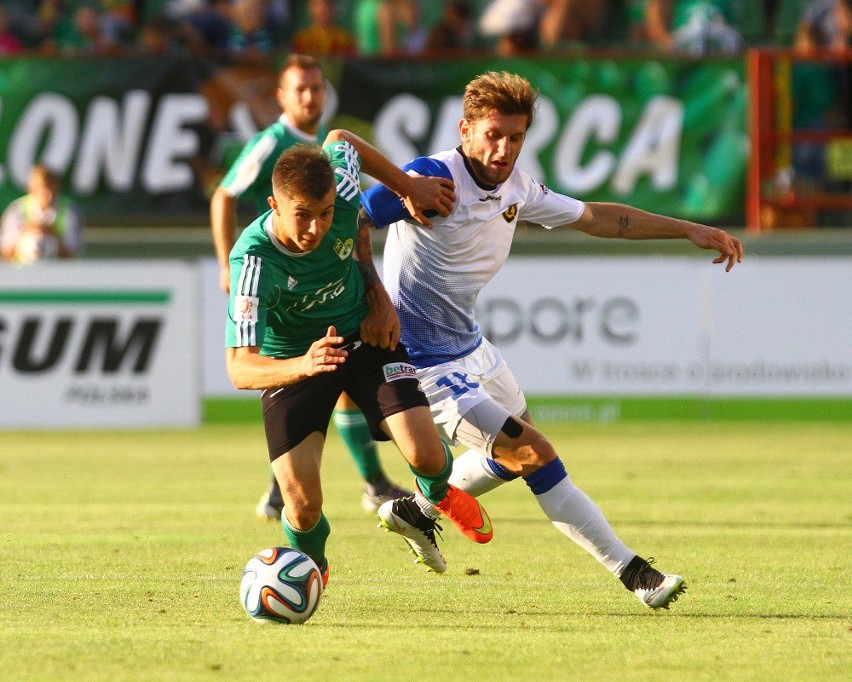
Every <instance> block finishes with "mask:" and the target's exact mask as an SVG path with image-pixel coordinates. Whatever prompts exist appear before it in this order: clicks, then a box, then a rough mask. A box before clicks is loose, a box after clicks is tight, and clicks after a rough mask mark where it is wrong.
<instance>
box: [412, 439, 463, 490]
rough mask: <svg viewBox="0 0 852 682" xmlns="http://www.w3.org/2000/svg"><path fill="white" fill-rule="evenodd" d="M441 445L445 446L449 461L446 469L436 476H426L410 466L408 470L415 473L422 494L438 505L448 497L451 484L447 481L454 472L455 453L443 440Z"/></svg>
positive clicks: (445, 465)
mask: <svg viewBox="0 0 852 682" xmlns="http://www.w3.org/2000/svg"><path fill="white" fill-rule="evenodd" d="M441 445H443V446H444V455H445V456H446V458H447V460H446V463H445V464H444V468H443V469H441V470H440V471H439V472H438V473H437V474H435V475H434V476H425V475H424V474H422V473H420V472H419V471H417V469H415V468H414V467H413V466H411V465H410V464H409V465H408V468H409V469H411V471H413V472H414V477H415V478H416V479H417V487H418V488H419V489H420V493H421V494H422V495H423V497H425V498H426V499H427V500H429V502H431V503H432V504H438V502H440V501H441V500H443V499H444V498H445V497H446V496H447V490H449V484H448V483H447V481H448V480H449V478H450V474H451V473H452V471H453V453H451V452H450V448H449V446H447V444H446V443H445V442H444V441H443V440H442V441H441Z"/></svg>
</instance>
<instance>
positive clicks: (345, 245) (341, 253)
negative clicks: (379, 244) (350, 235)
mask: <svg viewBox="0 0 852 682" xmlns="http://www.w3.org/2000/svg"><path fill="white" fill-rule="evenodd" d="M354 246H355V242H354V240H352V239H347V240H346V241H345V242H344V241H341V240H340V239H338V240H337V241H336V242H335V243H334V252H335V253H336V254H337V257H338V258H339V259H340V260H346V259H347V258H349V256H350V255H351V254H352V249H353V248H354Z"/></svg>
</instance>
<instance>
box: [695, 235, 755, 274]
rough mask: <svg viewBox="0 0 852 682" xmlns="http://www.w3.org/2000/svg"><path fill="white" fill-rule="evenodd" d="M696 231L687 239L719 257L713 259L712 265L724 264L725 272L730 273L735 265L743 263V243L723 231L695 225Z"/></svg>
mask: <svg viewBox="0 0 852 682" xmlns="http://www.w3.org/2000/svg"><path fill="white" fill-rule="evenodd" d="M695 227H696V228H697V229H694V230H692V231H691V232H690V234H689V238H690V240H691V241H692V243H693V244H695V245H696V246H700V247H701V248H702V249H713V250H715V251H718V252H719V255H718V256H717V257H716V258H714V259H713V262H714V263H724V262H726V261H727V265H726V266H725V272H730V271H731V268H732V267H734V265H736V264H737V263H742V262H743V243H742V242H741V241H740V240H739V239H737V238H736V237H732V236H731V235H729V234H728V233H727V232H725V231H724V230H720V229H719V228H717V227H707V226H706V225H696V226H695Z"/></svg>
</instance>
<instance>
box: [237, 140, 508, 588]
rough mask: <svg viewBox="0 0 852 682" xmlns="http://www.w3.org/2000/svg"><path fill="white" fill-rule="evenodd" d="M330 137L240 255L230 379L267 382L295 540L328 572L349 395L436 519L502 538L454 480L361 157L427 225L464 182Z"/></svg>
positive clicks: (266, 403) (288, 175)
mask: <svg viewBox="0 0 852 682" xmlns="http://www.w3.org/2000/svg"><path fill="white" fill-rule="evenodd" d="M326 142H327V146H326V148H325V150H324V151H325V153H324V152H323V151H320V150H318V149H316V148H313V147H309V146H304V145H298V146H295V147H292V148H291V149H289V150H287V151H285V152H284V153H283V154H281V156H280V157H279V159H278V160H277V162H276V164H275V168H274V170H273V174H272V188H273V193H272V196H271V197H269V200H268V201H269V206H270V209H271V210H269V211H267V212H265V213H264V214H263V215H261V216H260V217H259V218H257V219H256V220H255V221H254V222H252V223H251V224H250V225H249V226H248V227H247V228H246V230H245V231H244V232H243V234H242V235H241V236H240V238H239V240H238V241H237V243H236V244H235V246H234V248H233V250H232V251H231V255H230V264H231V292H230V300H229V305H228V316H229V321H228V326H227V333H226V345H227V353H226V362H227V367H228V375H229V376H230V378H231V381H232V382H233V384H234V385H235V386H236V387H237V388H242V389H262V390H263V395H262V402H263V419H264V426H265V429H266V439H267V445H268V449H269V457H270V460H271V462H272V469H273V471H274V473H275V476H276V478H277V479H278V483H279V485H280V487H281V491H282V495H283V497H284V502H285V504H284V510H283V512H282V515H281V525H282V528H283V530H284V534H285V536H286V537H287V540H288V542H289V544H290V546H292V547H294V548H296V549H299V550H301V551H303V552H305V553H306V554H308V555H309V556H311V557H312V558H313V559H314V560H315V561H316V562H317V564H318V565H319V566H320V568H321V570H322V572H323V577H324V580H327V577H328V561H327V558H326V553H325V545H326V539H327V537H328V535H329V532H330V526H329V523H328V521H327V519H326V518H325V516H324V514H323V512H322V502H323V500H322V486H321V481H320V461H321V458H322V450H323V445H324V442H325V434H326V430H327V428H328V421H329V419H330V417H331V413H332V410H333V409H334V404H335V401H336V399H337V396H338V395H339V394H340V393H341V392H343V391H345V392H346V393H347V394H349V395H350V397H351V398H352V399H353V400H354V402H355V403H356V404H357V406H358V407H359V409H360V410H361V411H362V412H363V413H364V416H365V418H366V420H367V423H368V424H369V425H370V428H371V431H372V433H373V437H374V438H377V439H380V440H389V439H393V441H394V442H395V443H396V445H397V447H398V448H399V449H400V451H401V452H402V454H403V456H404V457H405V459H406V460H407V461H408V463H409V466H410V468H411V470H412V471H413V473H414V475H415V481H416V487H417V489H418V493H417V494H416V495H415V500H416V502H417V504H418V505H419V506H420V508H421V509H422V510H423V511H424V513H426V514H427V515H428V516H429V518H431V519H435V518H437V517H438V516H439V515H440V514H441V513H443V514H444V515H445V516H447V517H448V518H449V519H450V520H451V521H453V522H454V523H455V524H456V525H457V526H458V527H459V529H460V530H461V532H462V533H464V534H465V535H466V536H467V537H469V538H470V539H472V540H474V541H476V542H480V543H483V542H488V541H489V540H490V539H491V537H492V530H491V523H490V521H489V519H488V516H487V514H486V513H485V511H484V510H483V509H482V508H481V507H480V506H479V504H478V503H477V502H476V500H475V499H474V498H472V497H471V496H470V495H468V494H467V493H463V492H462V491H460V490H458V489H457V488H455V487H453V486H450V485H449V484H448V482H447V479H448V478H449V475H450V472H451V469H452V455H451V454H450V451H449V449H448V448H447V446H446V445H445V444H444V443H442V442H441V440H440V438H439V436H438V431H437V429H436V427H435V426H434V423H433V421H432V417H431V414H430V411H429V406H428V402H427V401H426V397H425V395H424V394H423V392H422V391H421V390H420V385H419V382H418V381H417V379H416V377H415V376H414V367H413V366H412V365H411V364H410V362H409V359H408V353H407V351H406V350H405V348H404V347H403V346H402V345H398V344H397V341H398V339H399V332H400V329H399V321H398V319H397V318H396V315H395V313H394V311H393V306H392V304H391V302H390V298H389V297H388V295H387V292H386V291H385V290H384V287H383V286H382V284H381V282H380V280H379V278H378V275H377V274H376V271H375V267H374V266H373V264H372V259H371V253H370V251H371V248H370V243H369V232H368V231H367V230H366V229H364V228H362V229H359V228H358V227H357V213H358V209H359V208H360V203H361V201H360V175H359V170H360V169H359V166H360V163H361V160H362V158H363V163H364V167H365V172H367V173H369V174H370V175H374V176H375V177H376V178H377V179H378V180H380V181H382V182H383V183H385V184H386V185H387V186H389V187H390V189H392V190H393V191H395V192H397V193H398V194H399V195H400V196H401V197H402V198H403V201H404V203H405V205H406V207H407V208H408V209H409V212H410V213H411V214H412V215H413V216H414V217H415V218H418V219H422V220H423V221H424V222H428V221H426V219H425V217H424V215H423V211H425V210H428V209H430V208H435V207H436V206H443V205H445V202H446V201H447V200H448V196H447V194H448V189H449V188H450V187H451V185H452V183H451V182H448V181H447V180H446V179H438V178H425V177H419V176H414V177H413V176H409V175H406V174H405V173H404V172H403V171H402V170H400V169H398V168H397V167H396V166H394V165H393V164H391V163H390V161H388V160H387V159H386V158H385V157H383V156H382V155H381V154H379V152H378V151H377V150H376V149H375V148H373V147H371V146H370V145H368V144H367V143H365V142H364V141H363V140H360V138H357V137H356V136H354V135H351V134H350V133H346V132H345V131H334V132H333V133H331V134H330V135H329V137H328V138H327V140H326ZM356 144H357V145H358V151H356V148H355V146H353V145H356ZM359 151H360V155H359ZM329 159H330V162H329ZM439 186H440V187H443V188H445V189H443V190H440V191H439V190H438V188H439ZM425 187H431V188H433V189H434V190H435V192H433V199H432V201H431V205H429V204H428V203H427V202H423V201H419V200H417V197H418V196H420V197H422V196H424V194H428V193H424V192H422V188H425ZM449 194H450V195H452V193H451V192H449ZM431 541H432V542H433V543H434V535H432V536H431ZM435 551H437V548H435Z"/></svg>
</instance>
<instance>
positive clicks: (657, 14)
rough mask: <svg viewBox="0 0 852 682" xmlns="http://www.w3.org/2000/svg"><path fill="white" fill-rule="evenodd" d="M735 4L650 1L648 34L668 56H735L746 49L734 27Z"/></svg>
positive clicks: (726, 0)
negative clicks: (669, 54)
mask: <svg viewBox="0 0 852 682" xmlns="http://www.w3.org/2000/svg"><path fill="white" fill-rule="evenodd" d="M750 1H751V2H757V1H758V0H750ZM735 2H736V0H647V4H646V5H645V13H644V17H643V20H644V25H645V31H646V34H647V36H648V38H649V39H650V41H651V42H652V43H653V44H654V45H656V46H657V47H658V48H660V49H662V50H665V51H666V52H675V53H682V54H688V55H692V56H701V55H706V54H733V53H735V52H738V51H739V50H741V49H742V48H743V39H742V36H741V35H740V33H739V31H737V29H736V28H734V26H733V24H732V22H733V20H734V13H733V4H734V3H735Z"/></svg>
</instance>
